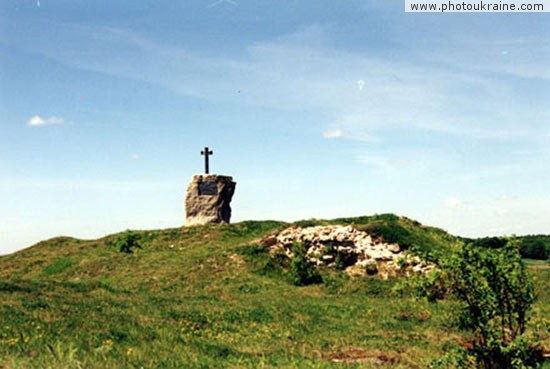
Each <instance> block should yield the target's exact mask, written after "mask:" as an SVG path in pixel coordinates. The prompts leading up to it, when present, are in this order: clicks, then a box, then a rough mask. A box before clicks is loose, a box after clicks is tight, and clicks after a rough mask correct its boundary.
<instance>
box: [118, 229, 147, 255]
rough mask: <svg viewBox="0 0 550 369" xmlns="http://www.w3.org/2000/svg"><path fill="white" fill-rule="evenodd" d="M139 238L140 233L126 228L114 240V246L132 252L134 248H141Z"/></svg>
mask: <svg viewBox="0 0 550 369" xmlns="http://www.w3.org/2000/svg"><path fill="white" fill-rule="evenodd" d="M140 238H141V237H140V235H139V234H137V233H136V232H133V231H130V230H127V231H126V232H124V233H122V234H121V235H120V236H118V238H117V239H116V240H115V243H114V246H115V248H116V249H117V250H118V251H120V252H124V253H126V254H131V253H133V252H134V249H141V248H142V247H141V244H140V242H139V241H140Z"/></svg>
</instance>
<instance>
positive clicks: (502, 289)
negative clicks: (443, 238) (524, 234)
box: [441, 241, 540, 369]
mask: <svg viewBox="0 0 550 369" xmlns="http://www.w3.org/2000/svg"><path fill="white" fill-rule="evenodd" d="M441 266H442V270H443V273H442V278H444V280H445V281H446V283H447V286H448V290H449V291H450V292H451V293H452V294H453V295H454V296H456V297H458V298H459V300H460V301H462V304H463V309H462V312H461V321H462V323H463V325H464V326H465V327H466V328H468V329H470V330H472V331H473V333H474V335H475V339H474V341H473V348H472V352H473V354H474V356H475V357H476V359H477V361H478V364H479V366H480V367H481V368H486V369H496V368H526V367H530V366H534V365H536V363H537V361H538V359H539V354H540V350H538V348H537V342H531V341H529V340H528V339H527V337H526V335H525V328H526V324H527V314H528V312H529V310H530V309H531V305H532V304H533V302H534V300H535V294H534V290H533V281H532V279H531V278H530V276H529V275H528V273H527V271H526V268H525V266H524V264H523V262H522V260H521V256H520V254H519V249H518V247H517V243H516V242H514V241H512V242H508V244H507V245H506V246H504V247H503V248H500V249H486V248H482V247H478V246H476V245H474V244H467V245H465V246H464V247H462V248H461V249H460V250H459V251H458V252H456V253H455V254H454V255H452V256H451V257H450V258H448V259H446V260H444V262H443V263H442V265H441Z"/></svg>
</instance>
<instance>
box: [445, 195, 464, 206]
mask: <svg viewBox="0 0 550 369" xmlns="http://www.w3.org/2000/svg"><path fill="white" fill-rule="evenodd" d="M443 206H444V207H446V208H449V209H457V208H462V207H464V203H463V202H462V201H461V200H460V199H458V198H456V197H448V198H446V199H445V200H443Z"/></svg>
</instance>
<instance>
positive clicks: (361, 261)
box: [261, 225, 435, 277]
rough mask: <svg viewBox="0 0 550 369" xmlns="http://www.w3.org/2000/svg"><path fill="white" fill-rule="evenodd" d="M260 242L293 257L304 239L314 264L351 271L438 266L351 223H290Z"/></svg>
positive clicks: (386, 271)
mask: <svg viewBox="0 0 550 369" xmlns="http://www.w3.org/2000/svg"><path fill="white" fill-rule="evenodd" d="M261 243H262V244H263V245H264V246H266V247H269V248H270V252H271V253H277V252H282V253H284V254H285V255H286V256H288V257H289V258H290V257H292V246H293V244H295V243H302V244H303V245H304V247H305V248H306V255H307V258H308V259H309V260H310V261H311V262H313V263H314V264H316V265H318V266H328V267H338V268H341V269H345V270H346V272H348V273H350V274H365V273H366V274H371V275H372V274H379V275H381V276H383V277H387V276H389V275H397V274H405V275H408V274H411V273H427V272H429V271H431V270H432V269H434V267H435V266H434V265H433V264H429V263H426V262H423V261H422V260H420V259H419V258H418V257H416V256H411V255H410V254H408V253H407V251H406V250H402V248H401V247H400V246H399V245H398V244H396V243H386V242H384V241H383V240H380V239H373V238H372V237H371V236H370V235H369V234H368V233H366V232H363V231H360V230H357V229H355V228H354V227H352V226H342V225H328V226H315V227H306V228H300V227H291V228H287V229H285V230H283V231H281V232H279V233H277V234H274V235H268V236H265V237H264V238H263V239H262V241H261Z"/></svg>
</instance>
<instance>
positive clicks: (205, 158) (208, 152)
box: [201, 147, 214, 174]
mask: <svg viewBox="0 0 550 369" xmlns="http://www.w3.org/2000/svg"><path fill="white" fill-rule="evenodd" d="M212 154H214V152H213V151H212V150H208V147H205V148H204V150H201V155H204V171H205V173H206V174H208V169H209V168H208V155H212Z"/></svg>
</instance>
